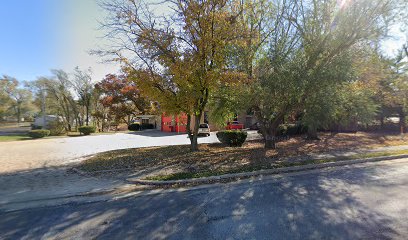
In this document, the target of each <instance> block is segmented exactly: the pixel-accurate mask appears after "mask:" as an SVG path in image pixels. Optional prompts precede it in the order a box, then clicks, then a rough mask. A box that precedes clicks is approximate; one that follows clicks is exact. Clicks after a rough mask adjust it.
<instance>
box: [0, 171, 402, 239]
mask: <svg viewBox="0 0 408 240" xmlns="http://www.w3.org/2000/svg"><path fill="white" fill-rule="evenodd" d="M388 172H390V169H383V170H380V169H376V168H361V169H358V168H356V169H349V170H343V171H342V170H340V171H329V172H320V173H312V174H305V175H300V176H292V177H285V178H282V179H274V180H264V181H253V182H250V183H243V184H232V185H228V184H221V185H218V186H217V187H214V188H210V189H201V190H200V189H196V190H191V191H175V192H167V193H163V194H157V195H150V196H141V197H130V198H127V199H122V200H116V201H108V202H99V203H89V204H74V205H64V206H57V207H47V208H42V209H31V210H24V211H16V212H11V213H0V232H1V233H2V237H3V238H5V239H20V238H27V239H38V238H49V239H61V238H64V239H65V238H71V239H78V238H84V239H212V238H216V239H228V238H230V239H361V238H370V239H395V238H404V236H406V235H405V234H408V232H407V229H408V225H407V221H406V220H407V219H402V218H401V219H398V218H395V217H392V216H391V215H390V214H388V213H387V209H385V210H384V209H381V208H378V205H377V204H376V203H375V202H373V201H371V202H370V201H367V199H362V198H360V197H359V195H358V194H357V195H356V192H360V193H362V194H363V195H364V191H365V190H364V189H366V186H369V187H370V188H374V190H373V191H375V190H377V191H379V192H380V193H382V194H383V195H381V200H385V201H387V200H389V201H393V202H394V203H395V202H396V201H397V202H404V199H403V198H401V196H400V195H395V196H392V197H393V199H389V198H388V196H385V195H386V194H387V190H388V189H392V188H395V187H400V186H401V185H403V184H406V182H404V183H401V182H400V183H398V182H395V181H391V180H390V181H388V180H387V177H386V176H384V175H383V174H387V173H388ZM378 176H381V180H379V178H378ZM365 194H368V195H369V194H370V192H365ZM371 198H372V197H371ZM384 206H387V204H386V203H384ZM398 206H400V207H403V206H402V205H394V207H396V208H398ZM394 210H395V211H396V212H398V211H399V210H401V213H400V214H404V212H403V211H406V210H404V209H395V208H394Z"/></svg>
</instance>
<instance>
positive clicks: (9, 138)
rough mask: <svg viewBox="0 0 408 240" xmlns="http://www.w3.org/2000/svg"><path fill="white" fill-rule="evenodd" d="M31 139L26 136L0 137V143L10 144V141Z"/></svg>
mask: <svg viewBox="0 0 408 240" xmlns="http://www.w3.org/2000/svg"><path fill="white" fill-rule="evenodd" d="M28 139H31V138H30V137H29V136H27V135H9V136H0V142H10V141H20V140H28Z"/></svg>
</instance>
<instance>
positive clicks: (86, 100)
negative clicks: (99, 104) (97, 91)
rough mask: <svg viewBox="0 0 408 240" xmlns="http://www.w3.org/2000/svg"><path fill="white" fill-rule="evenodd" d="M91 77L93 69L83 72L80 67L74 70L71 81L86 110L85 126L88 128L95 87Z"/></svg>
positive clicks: (79, 100)
mask: <svg viewBox="0 0 408 240" xmlns="http://www.w3.org/2000/svg"><path fill="white" fill-rule="evenodd" d="M91 75H92V72H91V69H87V70H81V69H79V67H76V68H75V69H74V78H73V79H72V80H71V84H72V86H73V89H74V91H75V93H76V94H77V96H78V103H79V105H81V106H82V107H83V108H84V109H85V124H86V125H87V126H88V125H89V115H90V113H91V103H92V102H91V101H92V91H93V87H94V84H93V83H92V77H91Z"/></svg>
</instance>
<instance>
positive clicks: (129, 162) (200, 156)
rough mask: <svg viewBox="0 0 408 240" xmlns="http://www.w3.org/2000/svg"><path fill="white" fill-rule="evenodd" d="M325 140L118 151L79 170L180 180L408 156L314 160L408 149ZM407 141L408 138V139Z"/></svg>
mask: <svg viewBox="0 0 408 240" xmlns="http://www.w3.org/2000/svg"><path fill="white" fill-rule="evenodd" d="M320 137H321V141H306V140H304V139H303V138H302V137H300V136H299V137H294V138H291V139H289V140H286V141H283V142H279V143H278V144H277V149H276V150H265V149H264V148H263V143H262V141H248V142H246V143H245V144H244V146H243V147H240V148H231V147H225V146H223V145H221V144H201V145H200V151H198V152H193V153H192V152H190V151H189V146H188V145H183V146H167V147H150V148H138V149H123V150H115V151H109V152H105V153H100V154H97V155H95V156H93V157H91V158H89V159H88V160H86V161H84V162H82V163H81V165H79V169H81V170H84V171H87V172H90V173H92V174H95V175H110V176H115V175H116V174H118V173H119V172H121V173H122V174H127V175H132V174H137V175H138V176H142V178H145V179H151V180H175V179H184V178H195V177H204V176H212V175H220V174H225V173H234V172H243V171H254V170H260V169H271V168H279V167H286V166H297V165H304V164H313V163H322V162H328V161H333V160H340V159H341V160H346V159H353V158H364V157H374V156H384V155H395V154H405V153H408V151H394V152H381V153H362V154H358V155H354V156H349V157H339V158H337V159H318V160H316V159H313V155H315V154H324V153H330V152H334V151H356V150H364V149H365V150H367V149H370V148H375V147H381V146H394V145H403V144H408V141H407V140H403V139H401V136H399V135H383V134H375V133H361V132H359V133H356V134H353V133H339V134H330V133H322V134H321V135H320ZM405 139H408V136H406V137H405ZM115 170H117V171H115Z"/></svg>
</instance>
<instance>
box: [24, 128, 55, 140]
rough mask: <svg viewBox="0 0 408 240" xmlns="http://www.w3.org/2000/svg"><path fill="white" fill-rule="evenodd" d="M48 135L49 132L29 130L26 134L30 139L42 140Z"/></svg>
mask: <svg viewBox="0 0 408 240" xmlns="http://www.w3.org/2000/svg"><path fill="white" fill-rule="evenodd" d="M48 135H50V131H49V130H45V129H37V130H31V131H29V132H28V136H30V137H32V138H43V137H46V136H48Z"/></svg>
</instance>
